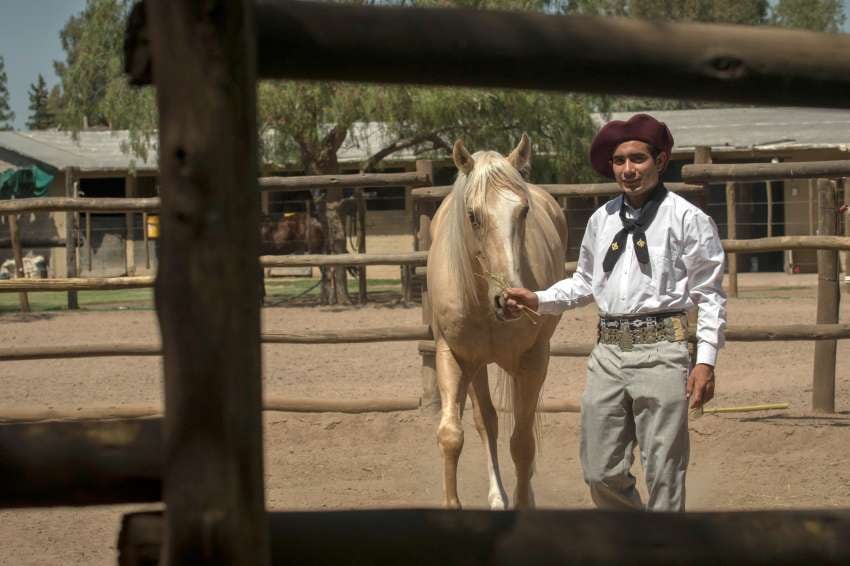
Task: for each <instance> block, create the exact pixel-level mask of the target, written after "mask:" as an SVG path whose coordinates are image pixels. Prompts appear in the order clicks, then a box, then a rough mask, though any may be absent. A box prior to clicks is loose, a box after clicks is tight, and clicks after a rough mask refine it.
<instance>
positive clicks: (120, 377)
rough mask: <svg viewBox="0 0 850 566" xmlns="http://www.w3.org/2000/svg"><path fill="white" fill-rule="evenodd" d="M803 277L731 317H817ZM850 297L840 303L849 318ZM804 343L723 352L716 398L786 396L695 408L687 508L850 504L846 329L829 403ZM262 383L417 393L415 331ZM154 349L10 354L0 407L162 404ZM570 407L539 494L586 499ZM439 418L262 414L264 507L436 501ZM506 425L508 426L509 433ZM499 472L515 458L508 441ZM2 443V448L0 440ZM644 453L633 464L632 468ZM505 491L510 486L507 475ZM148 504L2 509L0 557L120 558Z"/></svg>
mask: <svg viewBox="0 0 850 566" xmlns="http://www.w3.org/2000/svg"><path fill="white" fill-rule="evenodd" d="M814 283H815V280H814V278H813V277H811V276H793V277H786V276H783V275H773V276H744V277H742V279H741V289H742V293H741V297H740V298H738V299H732V300H730V305H729V318H730V323H731V324H777V325H780V324H791V323H812V322H814V320H815V288H814ZM849 308H850V307H848V306H847V302H846V301H845V303H844V304H843V305H842V307H841V320H848V314H850V311H848V309H849ZM595 314H596V313H595V311H594V309H592V308H585V309H581V310H578V311H573V312H570V313H567V314H566V315H565V316H564V317H563V319H562V322H561V325H560V327H559V330H558V333H557V335H556V337H555V341H556V342H565V341H573V342H587V341H588V340H589V337H591V336H593V335H594V321H595ZM420 316H421V314H420V310H419V308H414V307H403V306H399V305H391V304H384V305H372V306H368V307H365V308H349V309H341V308H308V307H277V308H266V309H264V312H263V326H264V331H266V332H283V331H287V330H293V329H336V328H355V327H364V328H365V327H378V326H389V325H409V324H410V325H412V324H419V323H420ZM157 339H158V330H157V325H156V317H155V314H154V313H153V312H149V311H116V312H80V313H64V312H63V313H52V314H41V315H29V316H25V315H9V316H3V317H2V318H0V340H2V344H3V346H4V347H10V346H15V345H21V346H23V345H36V344H84V343H107V342H114V341H125V342H140V341H154V340H157ZM813 351H814V346H813V343H805V342H798V343H794V342H785V343H779V342H776V343H751V344H746V343H733V344H729V345H728V346H727V347H726V349H725V350H723V351H722V352H721V357H720V361H719V366H718V385H717V389H718V393H717V398H716V400H715V401H714V405H715V406H733V405H743V404H750V403H767V402H783V401H788V402H790V403H791V410H789V411H784V412H772V413H749V414H739V415H726V416H709V415H706V416H703V417H702V418H701V419H698V420H695V421H692V423H691V426H690V428H691V432H692V434H691V440H692V459H691V468H690V473H689V478H688V507H689V509H691V510H736V509H766V508H812V507H821V508H823V507H850V465H848V464H850V456H848V451H847V446H848V441H850V429H848V428H847V427H850V395H848V390H850V356H848V354H850V342H847V341H844V342H843V343H839V349H838V352H839V354H838V383H837V390H838V398H837V411H838V413H837V414H834V415H816V414H813V413H811V412H809V410H808V408H809V406H810V402H811V401H810V398H811V381H812V360H813ZM264 356H265V357H264V363H265V370H264V371H265V376H264V379H265V388H266V392H267V393H269V394H272V395H281V396H290V397H312V398H321V399H366V398H375V397H382V398H384V397H413V396H418V395H419V392H420V381H419V358H418V355H417V351H416V345H415V343H396V344H366V345H333V346H309V345H307V346H303V345H275V346H268V347H266V348H265V350H264ZM584 367H585V361H584V360H583V359H575V358H555V359H553V360H552V364H551V368H550V374H549V379H548V381H547V384H546V387H545V390H544V397H545V398H546V399H571V400H577V399H578V398H579V397H580V395H581V391H582V389H583V387H584ZM160 374H161V369H160V363H159V361H158V360H157V359H152V358H126V359H123V358H112V359H88V360H68V361H38V362H6V363H3V364H2V365H0V383H2V384H3V387H2V388H0V407H1V406H5V407H9V406H15V405H22V404H26V405H45V406H52V407H57V408H69V407H80V406H87V405H99V404H120V403H128V404H130V403H144V402H148V403H150V402H157V401H159V400H160V399H161V394H162V387H161V377H160ZM471 420H472V419H471V414H467V416H466V417H465V422H466V425H465V426H466V431H467V442H466V447H465V450H464V454H463V457H462V459H461V470H460V493H461V499H462V501H463V502H464V505H465V506H466V507H482V506H484V505H485V504H486V491H487V483H486V467H485V460H484V453H483V450H482V447H481V444H480V442H479V441H478V438H477V434H476V433H475V430H474V427H473V425H472V422H471ZM578 427H579V419H578V415H575V414H557V415H553V414H548V415H545V416H544V418H543V422H542V439H543V447H542V453H541V454H540V456H539V458H538V464H537V474H536V476H535V482H534V486H535V492H536V499H537V503H538V505H539V506H540V507H550V508H553V507H568V508H586V507H589V506H590V499H589V497H588V495H587V492H586V489H585V487H584V485H583V483H582V480H581V472H580V469H579V462H578ZM435 428H436V419H435V417H434V416H432V415H425V414H420V413H418V412H400V413H390V414H366V415H355V416H349V415H342V414H321V415H305V414H291V413H266V416H265V438H266V486H267V501H268V506H269V508H271V509H348V508H369V507H414V506H415V507H421V506H437V505H439V502H440V500H441V485H440V467H441V461H440V457H439V452H438V449H437V446H436V442H435V439H434V432H435ZM503 436H504V435H503ZM501 450H502V452H501V459H502V461H503V462H504V463H505V465H504V466H503V467H504V470H505V476H506V481H507V484H508V485H509V486H510V485H512V484H513V477H512V465H510V457H509V455H508V451H507V449H506V445H505V443H504V442H503V443H502V446H501ZM0 457H2V455H1V454H0ZM637 467H639V466H637V465H636V468H637ZM509 491H510V489H509ZM140 508H142V506H119V507H96V508H83V509H69V508H65V509H36V510H13V511H4V512H0V549H2V551H0V564H14V565H28V564H32V565H45V564H86V565H101V564H103V565H105V564H115V560H116V554H115V542H116V539H117V529H118V525H119V520H120V516H121V514H122V513H124V512H126V511H129V510H136V509H140Z"/></svg>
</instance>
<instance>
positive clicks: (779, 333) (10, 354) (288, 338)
mask: <svg viewBox="0 0 850 566" xmlns="http://www.w3.org/2000/svg"><path fill="white" fill-rule="evenodd" d="M689 339H690V341H691V342H695V341H696V337H695V336H693V335H692V336H690V337H689ZM847 339H850V324H846V323H845V324H789V325H779V326H777V325H748V326H730V327H728V328H727V329H726V340H727V341H729V342H769V341H775V340H778V341H803V340H847ZM431 340H432V334H431V329H430V327H429V326H426V325H421V326H391V327H383V328H365V329H355V330H334V331H327V330H316V331H305V332H288V333H282V334H263V335H261V339H260V341H261V342H262V343H263V344H366V343H374V342H413V341H418V342H419V351H420V353H433V352H434V342H433V341H431ZM592 349H593V344H592V343H586V344H552V346H551V349H550V355H551V356H568V357H569V356H573V357H585V356H587V355H589V354H590V351H591V350H592ZM161 354H162V350H161V347H160V346H159V345H158V344H80V345H76V346H31V347H24V348H17V347H16V348H0V362H11V361H25V360H49V359H73V358H101V357H123V356H158V355H161Z"/></svg>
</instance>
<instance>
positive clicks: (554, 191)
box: [410, 183, 703, 200]
mask: <svg viewBox="0 0 850 566" xmlns="http://www.w3.org/2000/svg"><path fill="white" fill-rule="evenodd" d="M537 186H538V187H540V188H541V189H544V190H545V191H547V192H548V193H549V194H550V195H552V196H553V197H605V196H616V195H619V194H620V193H622V192H623V190H622V189H621V188H620V186H619V185H617V183H577V184H570V185H537ZM664 186H666V187H667V188H668V189H670V190H671V191H673V192H674V193H682V194H691V193H698V192H701V191H702V190H703V188H702V185H691V184H687V183H664ZM451 191H452V187H450V186H443V187H422V188H419V189H413V190H412V191H410V194H411V195H412V196H413V198H414V199H417V200H427V199H441V198H445V197H446V196H447V195H448V194H449V193H450V192H451Z"/></svg>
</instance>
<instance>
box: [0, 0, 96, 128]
mask: <svg viewBox="0 0 850 566" xmlns="http://www.w3.org/2000/svg"><path fill="white" fill-rule="evenodd" d="M85 5H86V0H0V14H2V15H1V16H0V56H2V57H3V59H4V61H5V63H6V76H7V78H8V80H7V83H6V85H7V86H8V88H9V97H10V101H9V102H10V106H11V107H12V112H14V113H15V122H14V123H15V128H17V129H23V128H24V124H26V121H27V118H28V117H29V109H28V106H29V98H28V97H27V91H29V87H30V85H31V84H32V83H34V82H35V81H36V79H37V78H38V74H39V73H41V75H42V76H43V77H44V80H45V81H47V88H48V90H50V88H52V87H53V85H55V84H56V83H57V82H58V79H57V78H56V74H55V73H54V72H53V61H55V60H59V61H62V60H64V59H65V52H64V51H62V44H61V43H60V42H59V30H61V29H62V28H63V27H64V26H65V23H66V22H67V21H68V19H69V18H70V17H71V16H72V15H74V14H77V13H79V12H81V11H82V10H83V7H85Z"/></svg>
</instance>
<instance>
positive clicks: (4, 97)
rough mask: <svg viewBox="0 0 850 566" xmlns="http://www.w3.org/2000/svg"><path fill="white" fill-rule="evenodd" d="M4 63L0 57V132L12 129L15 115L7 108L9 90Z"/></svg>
mask: <svg viewBox="0 0 850 566" xmlns="http://www.w3.org/2000/svg"><path fill="white" fill-rule="evenodd" d="M7 80H8V77H6V61H5V60H4V59H3V57H2V56H0V130H11V129H13V126H12V122H13V121H14V120H15V113H14V112H12V109H11V108H10V107H9V88H8V87H7V86H6V81H7Z"/></svg>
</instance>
